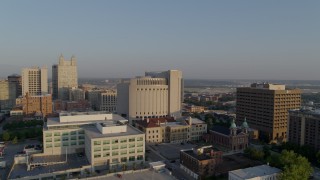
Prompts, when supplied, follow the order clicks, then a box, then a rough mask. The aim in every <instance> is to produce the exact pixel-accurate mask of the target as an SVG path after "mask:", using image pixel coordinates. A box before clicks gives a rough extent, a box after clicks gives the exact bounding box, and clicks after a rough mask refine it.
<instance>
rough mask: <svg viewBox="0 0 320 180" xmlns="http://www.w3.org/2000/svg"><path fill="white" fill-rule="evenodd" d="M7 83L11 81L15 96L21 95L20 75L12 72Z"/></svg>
mask: <svg viewBox="0 0 320 180" xmlns="http://www.w3.org/2000/svg"><path fill="white" fill-rule="evenodd" d="M8 81H9V83H12V84H14V85H15V86H16V98H18V97H19V96H21V95H22V84H21V76H20V75H18V74H13V75H10V76H8Z"/></svg>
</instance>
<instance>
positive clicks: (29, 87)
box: [22, 67, 48, 96]
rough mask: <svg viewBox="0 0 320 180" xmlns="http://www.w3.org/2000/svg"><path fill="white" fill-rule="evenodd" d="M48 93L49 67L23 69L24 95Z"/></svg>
mask: <svg viewBox="0 0 320 180" xmlns="http://www.w3.org/2000/svg"><path fill="white" fill-rule="evenodd" d="M26 93H29V95H30V96H34V95H41V94H47V93H48V69H47V68H46V67H43V68H39V67H32V68H23V69H22V96H25V95H26Z"/></svg>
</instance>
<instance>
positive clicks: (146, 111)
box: [117, 70, 183, 123]
mask: <svg viewBox="0 0 320 180" xmlns="http://www.w3.org/2000/svg"><path fill="white" fill-rule="evenodd" d="M117 93H118V99H117V113H118V114H121V115H122V116H124V117H127V118H128V119H129V121H130V123H132V120H141V119H145V118H156V117H166V116H174V117H179V116H181V103H182V98H183V79H182V72H181V71H178V70H169V71H164V72H146V73H145V76H144V77H137V78H133V79H130V80H129V81H123V82H122V83H120V84H118V86H117Z"/></svg>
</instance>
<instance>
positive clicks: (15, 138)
mask: <svg viewBox="0 0 320 180" xmlns="http://www.w3.org/2000/svg"><path fill="white" fill-rule="evenodd" d="M12 143H13V144H17V143H18V137H17V136H15V137H14V138H13V140H12Z"/></svg>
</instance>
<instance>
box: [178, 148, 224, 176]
mask: <svg viewBox="0 0 320 180" xmlns="http://www.w3.org/2000/svg"><path fill="white" fill-rule="evenodd" d="M221 163H222V151H215V150H214V149H213V148H212V146H204V147H197V148H194V149H190V150H181V151H180V168H182V169H183V170H184V171H185V172H187V173H188V174H189V175H191V176H192V177H193V178H194V179H199V180H201V179H205V178H206V177H209V176H213V175H214V174H215V169H216V166H217V165H219V164H221Z"/></svg>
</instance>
